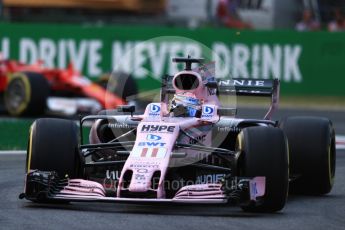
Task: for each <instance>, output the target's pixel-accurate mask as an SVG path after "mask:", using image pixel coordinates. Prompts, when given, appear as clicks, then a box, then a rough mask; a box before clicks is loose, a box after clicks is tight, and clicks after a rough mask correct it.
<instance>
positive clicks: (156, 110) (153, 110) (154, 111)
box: [150, 104, 161, 113]
mask: <svg viewBox="0 0 345 230" xmlns="http://www.w3.org/2000/svg"><path fill="white" fill-rule="evenodd" d="M150 111H151V113H158V112H159V111H161V107H159V106H158V105H155V104H153V105H151V106H150Z"/></svg>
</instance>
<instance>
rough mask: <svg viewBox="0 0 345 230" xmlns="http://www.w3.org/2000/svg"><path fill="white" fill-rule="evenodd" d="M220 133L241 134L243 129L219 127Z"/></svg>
mask: <svg viewBox="0 0 345 230" xmlns="http://www.w3.org/2000/svg"><path fill="white" fill-rule="evenodd" d="M218 132H234V133H239V132H241V129H240V128H238V127H228V126H224V127H218Z"/></svg>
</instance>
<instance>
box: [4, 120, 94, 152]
mask: <svg viewBox="0 0 345 230" xmlns="http://www.w3.org/2000/svg"><path fill="white" fill-rule="evenodd" d="M34 120H35V119H15V118H13V119H12V118H2V119H0V130H1V131H0V150H26V148H27V143H28V137H29V129H30V126H31V124H32V123H33V122H34ZM89 132H90V127H84V128H83V140H84V144H88V139H89Z"/></svg>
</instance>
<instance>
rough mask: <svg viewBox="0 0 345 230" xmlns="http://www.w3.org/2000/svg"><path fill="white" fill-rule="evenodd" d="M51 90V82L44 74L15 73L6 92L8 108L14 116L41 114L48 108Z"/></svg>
mask: <svg viewBox="0 0 345 230" xmlns="http://www.w3.org/2000/svg"><path fill="white" fill-rule="evenodd" d="M49 91H50V89H49V84H48V82H47V80H46V79H45V77H44V76H43V75H42V74H38V73H32V72H27V73H24V72H18V73H14V74H13V75H12V76H11V78H10V80H9V83H8V85H7V88H6V90H5V94H4V102H5V107H6V110H7V112H8V113H9V114H10V115H12V116H23V115H28V116H32V115H40V114H42V113H44V111H45V109H46V106H47V98H48V96H49Z"/></svg>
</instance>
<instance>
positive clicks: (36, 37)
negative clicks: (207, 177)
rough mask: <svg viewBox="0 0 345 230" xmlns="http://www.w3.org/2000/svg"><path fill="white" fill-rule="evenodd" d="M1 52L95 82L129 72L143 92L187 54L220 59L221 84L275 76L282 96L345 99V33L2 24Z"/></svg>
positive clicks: (0, 36) (217, 64)
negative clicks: (230, 79) (68, 69)
mask: <svg viewBox="0 0 345 230" xmlns="http://www.w3.org/2000/svg"><path fill="white" fill-rule="evenodd" d="M0 50H1V52H2V55H3V56H4V57H6V58H10V59H18V60H20V61H22V62H26V63H33V62H35V61H37V60H38V59H41V60H43V61H44V63H45V65H46V66H48V67H59V68H64V67H66V66H67V65H68V64H69V62H71V61H73V63H74V66H75V67H76V68H77V69H78V70H80V71H82V73H83V74H84V75H86V76H88V77H90V78H91V79H93V80H96V79H97V77H99V76H100V75H102V73H104V72H110V71H111V70H113V69H115V70H116V71H124V72H128V73H131V74H133V76H134V77H135V78H136V79H137V80H138V82H139V86H140V88H141V89H145V90H146V89H152V88H158V87H159V86H160V81H159V79H160V78H161V77H162V76H163V75H164V74H166V73H170V74H172V73H174V72H175V71H177V70H178V68H179V66H177V65H176V64H172V63H171V58H172V57H176V56H186V55H188V54H190V55H192V56H193V57H206V59H207V60H208V61H217V62H216V74H217V77H219V78H224V77H227V76H229V75H231V76H233V77H253V78H266V79H268V78H273V77H276V78H279V79H280V80H281V82H282V90H281V93H282V94H283V95H334V96H337V95H345V33H328V32H310V33H309V32H305V33H300V32H295V31H235V30H229V29H220V28H202V29H195V30H189V29H182V28H169V27H147V26H145V27H143V26H101V27H97V26H79V25H58V24H7V23H2V24H0ZM219 60H221V61H219Z"/></svg>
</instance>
